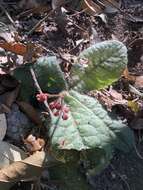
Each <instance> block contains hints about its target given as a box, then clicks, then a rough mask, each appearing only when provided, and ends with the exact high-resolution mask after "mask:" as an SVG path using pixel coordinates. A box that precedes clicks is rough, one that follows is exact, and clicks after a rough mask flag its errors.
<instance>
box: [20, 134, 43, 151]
mask: <svg viewBox="0 0 143 190" xmlns="http://www.w3.org/2000/svg"><path fill="white" fill-rule="evenodd" d="M23 141H24V143H25V145H26V147H27V148H28V151H29V152H30V153H34V152H36V151H40V150H42V149H43V148H44V145H45V141H44V139H41V138H37V139H36V137H35V136H33V135H32V134H31V135H29V136H28V137H27V138H26V139H23Z"/></svg>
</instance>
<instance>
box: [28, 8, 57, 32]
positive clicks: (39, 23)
mask: <svg viewBox="0 0 143 190" xmlns="http://www.w3.org/2000/svg"><path fill="white" fill-rule="evenodd" d="M53 12H54V10H51V11H50V12H49V14H47V15H46V16H45V17H44V18H42V19H41V20H40V21H39V22H37V24H36V25H35V26H34V27H33V28H32V29H31V30H30V31H29V32H28V33H27V35H31V34H32V33H33V32H34V31H35V30H36V29H37V28H38V27H39V26H40V25H41V24H42V23H43V22H44V21H45V20H47V18H48V17H49V16H50V15H51V14H52V13H53Z"/></svg>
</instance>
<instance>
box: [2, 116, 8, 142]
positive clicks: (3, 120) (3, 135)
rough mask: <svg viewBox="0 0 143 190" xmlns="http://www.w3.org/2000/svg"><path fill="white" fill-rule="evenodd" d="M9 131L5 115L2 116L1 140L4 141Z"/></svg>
mask: <svg viewBox="0 0 143 190" xmlns="http://www.w3.org/2000/svg"><path fill="white" fill-rule="evenodd" d="M6 130H7V122H6V116H5V114H4V113H3V114H0V140H3V139H4V137H5V134H6Z"/></svg>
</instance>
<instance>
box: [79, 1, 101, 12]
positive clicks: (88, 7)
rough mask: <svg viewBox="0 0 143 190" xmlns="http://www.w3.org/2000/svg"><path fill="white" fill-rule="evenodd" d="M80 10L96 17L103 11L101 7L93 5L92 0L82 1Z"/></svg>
mask: <svg viewBox="0 0 143 190" xmlns="http://www.w3.org/2000/svg"><path fill="white" fill-rule="evenodd" d="M82 9H85V10H86V12H87V13H88V14H90V15H98V14H100V13H102V12H103V10H104V9H103V7H101V6H99V5H98V4H96V3H94V2H93V0H84V1H83V3H82Z"/></svg>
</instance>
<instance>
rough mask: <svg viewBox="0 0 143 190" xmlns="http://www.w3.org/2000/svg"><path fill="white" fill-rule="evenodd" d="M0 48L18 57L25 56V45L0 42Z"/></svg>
mask: <svg viewBox="0 0 143 190" xmlns="http://www.w3.org/2000/svg"><path fill="white" fill-rule="evenodd" d="M0 47H1V48H3V49H5V50H7V51H11V52H13V53H16V54H18V55H25V54H26V52H27V48H26V45H24V44H22V43H20V42H0Z"/></svg>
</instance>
